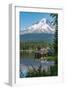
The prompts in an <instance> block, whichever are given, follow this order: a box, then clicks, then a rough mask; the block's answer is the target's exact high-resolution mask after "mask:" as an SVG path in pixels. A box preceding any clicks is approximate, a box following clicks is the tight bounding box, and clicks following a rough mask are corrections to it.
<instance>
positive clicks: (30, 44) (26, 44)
mask: <svg viewBox="0 0 66 90" xmlns="http://www.w3.org/2000/svg"><path fill="white" fill-rule="evenodd" d="M38 47H40V48H46V47H50V48H52V47H53V44H52V43H49V42H44V41H21V42H20V50H31V49H32V50H35V49H36V48H38Z"/></svg>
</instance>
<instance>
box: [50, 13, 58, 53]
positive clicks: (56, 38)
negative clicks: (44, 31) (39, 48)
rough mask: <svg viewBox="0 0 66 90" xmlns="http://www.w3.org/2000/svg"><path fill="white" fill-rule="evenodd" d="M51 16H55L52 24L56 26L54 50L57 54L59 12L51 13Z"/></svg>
mask: <svg viewBox="0 0 66 90" xmlns="http://www.w3.org/2000/svg"><path fill="white" fill-rule="evenodd" d="M50 16H51V17H52V18H53V20H52V22H51V23H52V24H53V25H54V26H55V38H54V45H53V46H54V50H55V54H57V53H58V14H50Z"/></svg>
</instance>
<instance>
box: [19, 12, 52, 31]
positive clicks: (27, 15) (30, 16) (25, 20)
mask: <svg viewBox="0 0 66 90" xmlns="http://www.w3.org/2000/svg"><path fill="white" fill-rule="evenodd" d="M19 17H20V19H19V20H20V21H19V22H20V31H22V30H24V29H25V28H27V27H29V26H31V25H32V24H34V23H36V22H37V21H40V20H41V19H42V18H46V19H48V20H49V21H51V20H52V17H50V13H39V12H38V13H37V12H20V16H19Z"/></svg>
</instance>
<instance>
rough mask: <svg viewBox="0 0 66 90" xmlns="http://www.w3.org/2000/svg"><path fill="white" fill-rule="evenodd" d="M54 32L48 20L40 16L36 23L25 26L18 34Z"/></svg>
mask: <svg viewBox="0 0 66 90" xmlns="http://www.w3.org/2000/svg"><path fill="white" fill-rule="evenodd" d="M54 32H55V30H54V28H52V27H51V25H50V22H49V20H47V19H46V18H42V19H41V20H40V21H39V22H38V23H35V24H33V25H31V26H29V27H27V28H26V29H25V30H24V31H21V32H20V34H28V33H51V34H53V33H54Z"/></svg>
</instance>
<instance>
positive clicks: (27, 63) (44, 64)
mask: <svg viewBox="0 0 66 90" xmlns="http://www.w3.org/2000/svg"><path fill="white" fill-rule="evenodd" d="M54 65H55V62H54V60H53V61H51V60H47V59H43V58H41V59H36V58H34V53H28V52H26V53H25V52H22V53H21V55H20V78H24V77H27V75H28V72H29V71H34V70H35V71H38V68H39V67H40V68H41V69H40V70H41V71H45V72H49V71H50V67H53V66H54Z"/></svg>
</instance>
